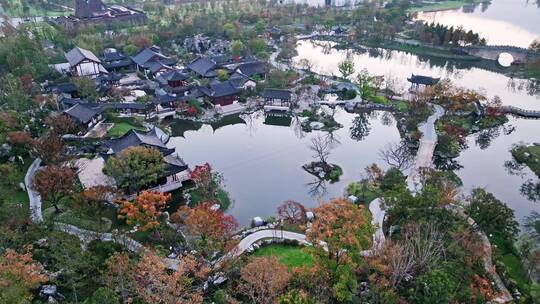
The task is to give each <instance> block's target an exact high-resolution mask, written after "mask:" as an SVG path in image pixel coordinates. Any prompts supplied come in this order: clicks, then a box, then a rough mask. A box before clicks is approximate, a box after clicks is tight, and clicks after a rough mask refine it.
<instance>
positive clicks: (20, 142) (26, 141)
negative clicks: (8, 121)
mask: <svg viewBox="0 0 540 304" xmlns="http://www.w3.org/2000/svg"><path fill="white" fill-rule="evenodd" d="M6 140H7V142H8V143H9V144H10V145H11V146H12V147H13V152H12V153H13V155H26V154H27V153H28V150H29V147H30V145H31V144H32V142H33V139H32V136H31V135H30V133H28V132H25V131H12V132H8V133H7V137H6Z"/></svg>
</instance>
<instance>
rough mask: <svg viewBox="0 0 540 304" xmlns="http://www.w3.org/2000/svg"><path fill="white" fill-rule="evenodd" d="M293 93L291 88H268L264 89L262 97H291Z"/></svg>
mask: <svg viewBox="0 0 540 304" xmlns="http://www.w3.org/2000/svg"><path fill="white" fill-rule="evenodd" d="M291 95H292V93H291V91H290V90H282V89H266V90H264V92H263V94H262V97H263V98H271V99H291Z"/></svg>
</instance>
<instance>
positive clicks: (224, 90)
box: [200, 81, 240, 97]
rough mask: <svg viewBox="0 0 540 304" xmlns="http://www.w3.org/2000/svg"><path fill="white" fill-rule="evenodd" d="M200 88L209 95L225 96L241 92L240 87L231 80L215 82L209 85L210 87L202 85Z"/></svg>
mask: <svg viewBox="0 0 540 304" xmlns="http://www.w3.org/2000/svg"><path fill="white" fill-rule="evenodd" d="M200 90H201V92H203V93H204V94H205V95H206V96H208V97H223V96H230V95H236V94H239V93H240V89H238V88H237V87H235V86H234V85H233V84H232V83H231V82H230V81H223V82H218V83H213V84H210V85H208V87H200Z"/></svg>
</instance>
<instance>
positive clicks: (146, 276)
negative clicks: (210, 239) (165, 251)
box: [132, 252, 210, 304]
mask: <svg viewBox="0 0 540 304" xmlns="http://www.w3.org/2000/svg"><path fill="white" fill-rule="evenodd" d="M178 265H179V268H178V269H177V270H175V271H172V272H170V271H168V269H167V265H165V263H164V262H163V259H162V258H160V257H158V256H157V255H155V254H154V253H151V252H148V253H146V254H145V255H144V256H143V258H142V259H141V261H140V262H139V263H138V264H137V265H136V266H135V268H134V269H133V271H132V280H133V284H134V287H135V292H136V294H137V295H138V296H139V297H140V298H141V299H142V300H143V301H144V302H146V303H155V304H176V303H178V304H180V303H190V304H197V303H202V302H203V292H202V288H201V287H200V286H201V285H202V283H203V282H204V280H205V279H206V278H207V276H208V273H209V271H210V268H209V267H207V266H206V265H204V264H203V263H201V262H200V261H199V260H197V259H195V258H194V257H191V256H187V257H182V258H181V259H180V261H179V263H178Z"/></svg>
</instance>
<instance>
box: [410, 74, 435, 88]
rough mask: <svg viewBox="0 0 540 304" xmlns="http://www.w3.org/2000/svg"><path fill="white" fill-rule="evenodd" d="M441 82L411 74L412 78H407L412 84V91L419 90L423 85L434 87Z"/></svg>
mask: <svg viewBox="0 0 540 304" xmlns="http://www.w3.org/2000/svg"><path fill="white" fill-rule="evenodd" d="M439 80H441V79H440V78H433V77H429V76H422V75H414V74H411V77H409V78H407V81H409V82H410V83H411V89H413V88H414V89H418V88H419V87H420V86H421V85H422V86H424V87H429V86H433V85H436V84H437V83H438V82H439Z"/></svg>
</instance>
